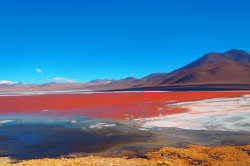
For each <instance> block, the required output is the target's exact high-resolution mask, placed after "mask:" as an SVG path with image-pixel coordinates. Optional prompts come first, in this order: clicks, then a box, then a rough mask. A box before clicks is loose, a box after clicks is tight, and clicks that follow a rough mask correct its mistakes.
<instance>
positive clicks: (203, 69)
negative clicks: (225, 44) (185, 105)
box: [160, 50, 250, 85]
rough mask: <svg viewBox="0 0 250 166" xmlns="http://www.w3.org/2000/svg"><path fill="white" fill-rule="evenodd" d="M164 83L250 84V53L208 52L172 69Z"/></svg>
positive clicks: (238, 51) (162, 83)
mask: <svg viewBox="0 0 250 166" xmlns="http://www.w3.org/2000/svg"><path fill="white" fill-rule="evenodd" d="M162 79H163V80H162V82H161V83H160V85H164V84H250V54H248V53H247V52H245V51H242V50H230V51H228V52H225V53H209V54H206V55H205V56H203V57H201V58H200V59H198V60H196V61H194V62H192V63H190V64H188V65H186V66H184V67H183V68H181V69H178V70H176V71H173V72H172V73H170V74H169V75H168V76H167V78H162Z"/></svg>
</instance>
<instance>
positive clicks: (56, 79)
mask: <svg viewBox="0 0 250 166" xmlns="http://www.w3.org/2000/svg"><path fill="white" fill-rule="evenodd" d="M47 81H52V82H56V83H75V82H76V80H75V79H71V78H63V77H54V78H51V79H47Z"/></svg>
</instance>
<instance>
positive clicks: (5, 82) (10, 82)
mask: <svg viewBox="0 0 250 166" xmlns="http://www.w3.org/2000/svg"><path fill="white" fill-rule="evenodd" d="M17 83H18V82H15V81H9V80H1V81H0V84H9V85H10V84H17Z"/></svg>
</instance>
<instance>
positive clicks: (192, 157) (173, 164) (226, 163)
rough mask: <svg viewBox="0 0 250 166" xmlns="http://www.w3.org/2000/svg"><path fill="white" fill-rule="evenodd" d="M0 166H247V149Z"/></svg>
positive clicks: (249, 154)
mask: <svg viewBox="0 0 250 166" xmlns="http://www.w3.org/2000/svg"><path fill="white" fill-rule="evenodd" d="M0 164H1V166H35V165H39V166H103V165H105V166H120V165H121V166H132V165H133V166H154V165H170V166H188V165H200V166H213V165H217V166H232V165H237V166H248V165H250V145H247V146H221V147H203V146H194V145H193V146H189V147H188V148H172V147H164V148H162V149H160V150H159V151H157V152H151V153H148V154H146V155H145V157H144V158H127V157H126V156H124V157H122V158H104V157H94V156H90V157H82V158H58V159H53V158H52V159H48V158H46V159H39V160H26V161H20V162H17V161H15V160H11V159H9V158H6V157H5V158H4V157H2V158H0Z"/></svg>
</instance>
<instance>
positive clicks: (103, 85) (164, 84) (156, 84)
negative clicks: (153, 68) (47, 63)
mask: <svg viewBox="0 0 250 166" xmlns="http://www.w3.org/2000/svg"><path fill="white" fill-rule="evenodd" d="M212 89H217V90H227V89H228V90H231V89H235V90H236V89H238V90H240V89H242V90H243V89H248V90H250V54H249V53H247V52H245V51H243V50H237V49H233V50H230V51H227V52H224V53H215V52H211V53H208V54H206V55H204V56H202V57H201V58H199V59H197V60H196V61H194V62H192V63H190V64H188V65H186V66H184V67H182V68H180V69H177V70H174V71H173V72H171V73H153V74H150V75H148V76H146V77H143V78H140V79H138V78H133V77H128V78H125V79H121V80H107V79H104V80H93V81H90V82H87V83H74V84H73V83H71V84H57V83H48V84H40V85H34V84H33V85H26V84H12V85H0V91H2V92H3V91H34V90H36V91H37V90H212Z"/></svg>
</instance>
